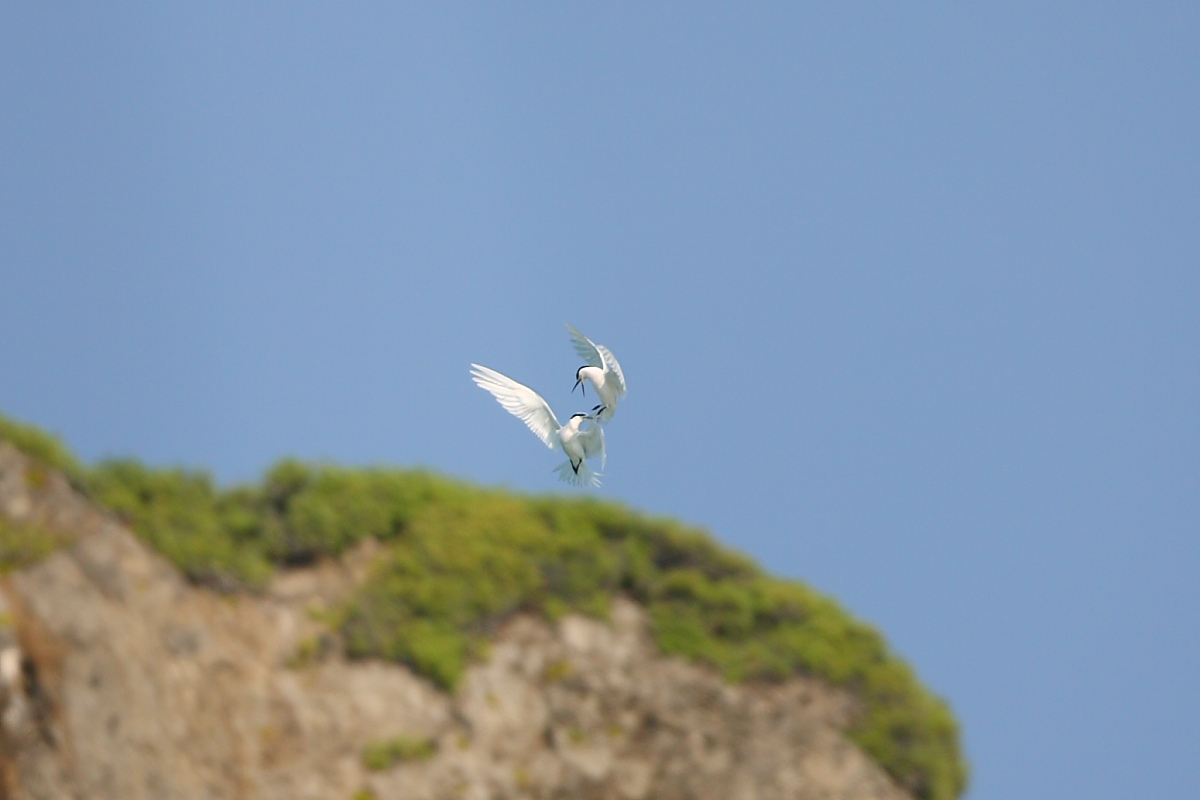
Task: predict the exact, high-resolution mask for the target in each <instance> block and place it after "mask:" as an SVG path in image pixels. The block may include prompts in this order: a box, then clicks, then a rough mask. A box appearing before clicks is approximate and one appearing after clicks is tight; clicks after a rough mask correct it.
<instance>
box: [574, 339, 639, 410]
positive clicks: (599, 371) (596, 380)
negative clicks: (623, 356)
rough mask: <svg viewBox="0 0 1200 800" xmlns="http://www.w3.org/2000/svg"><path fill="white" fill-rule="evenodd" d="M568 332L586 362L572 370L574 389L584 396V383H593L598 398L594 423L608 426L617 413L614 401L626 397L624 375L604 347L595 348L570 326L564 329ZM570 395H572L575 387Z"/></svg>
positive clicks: (596, 346) (591, 342)
mask: <svg viewBox="0 0 1200 800" xmlns="http://www.w3.org/2000/svg"><path fill="white" fill-rule="evenodd" d="M567 330H569V331H570V332H571V343H572V344H574V345H575V352H576V353H578V354H579V357H580V358H582V359H583V360H584V361H586V362H587V364H585V365H584V366H582V367H580V368H579V369H577V370H575V386H578V387H580V390H581V391H583V393H584V394H587V385H586V383H585V381H591V382H592V386H593V387H594V388H595V389H596V394H598V395H599V396H600V405H598V406H596V407H595V408H593V409H592V411H594V412H596V419H598V420H600V422H602V423H607V422H608V421H609V420H610V419H612V417H613V414H615V413H617V398H618V397H624V396H625V375H624V374H623V373H622V372H621V365H620V364H618V363H617V359H616V358H614V357H613V354H612V351H611V350H609V349H608V348H607V347H605V346H604V345H602V344H596V343H595V342H593V341H592V340H591V339H589V338H587V337H586V336H584V335H583V334H582V333H580V332H579V331H577V330H575V329H574V328H572V327H571V326H570V325H567ZM571 391H572V392H574V391H575V387H574V386H572V387H571Z"/></svg>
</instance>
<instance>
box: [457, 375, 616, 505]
mask: <svg viewBox="0 0 1200 800" xmlns="http://www.w3.org/2000/svg"><path fill="white" fill-rule="evenodd" d="M471 377H472V379H474V381H475V383H477V384H478V385H479V386H480V388H483V389H487V390H488V391H489V392H491V393H492V396H493V397H495V398H496V402H498V403H499V404H500V405H502V406H504V408H505V410H507V411H508V412H509V413H510V414H512V415H513V416H514V417H516V418H517V419H519V420H521V421H522V422H524V423H525V424H526V425H527V426H529V430H531V431H533V432H534V434H536V435H537V437H538V438H539V439H541V440H542V442H544V443H545V445H546V446H547V447H549V448H550V449H551V450H553V449H554V447H555V445H557V446H558V447H559V449H561V450H562V451H563V452H564V453H566V455H567V461H566V463H563V464H560V465H558V466H557V467H556V468H555V471H556V472H557V473H558V477H559V479H560V480H564V481H566V482H567V483H570V484H572V485H574V486H599V485H600V474H599V473H597V472H595V471H593V470H592V468H591V467H589V466H588V464H587V459H589V458H595V457H596V456H599V457H600V469H604V462H605V461H606V458H607V456H606V453H605V452H604V429H603V428H601V427H600V426H599V425H598V424H596V423H595V422H594V421H593V422H592V424H591V425H588V426H587V427H586V428H584V427H581V426H582V425H583V423H584V422H585V421H587V420H594V419H595V418H594V417H592V416H590V415H588V414H575V415H573V416H572V417H571V418H570V419H569V420H567V424H566V425H561V424H559V421H558V417H556V416H554V412H553V411H552V410H551V409H550V405H549V404H548V403H547V402H546V401H545V400H543V399H542V396H541V395H540V394H538V393H537V392H535V391H534V390H533V389H530V388H529V387H528V386H525V385H524V384H521V383H517V382H516V381H514V380H513V379H512V378H510V377H508V376H507V375H501V374H500V373H499V372H496V370H494V369H488V368H487V367H482V366H480V365H479V364H472V365H471Z"/></svg>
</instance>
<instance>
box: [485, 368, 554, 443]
mask: <svg viewBox="0 0 1200 800" xmlns="http://www.w3.org/2000/svg"><path fill="white" fill-rule="evenodd" d="M471 378H472V379H474V381H475V383H477V384H478V385H479V387H480V388H482V389H487V390H488V391H489V392H491V393H492V396H493V397H495V398H496V402H498V403H499V404H500V405H502V406H504V408H505V410H506V411H508V413H510V414H512V415H513V416H514V417H516V418H517V419H519V420H521V422H524V423H525V424H526V425H528V426H529V430H531V431H533V432H534V433H535V434H536V435H537V437H538V438H539V439H541V440H542V442H543V443H545V445H546V447H549V448H550V449H552V450H553V449H554V445H555V442H556V441H557V438H558V429H559V428H561V427H562V426H561V425H559V424H558V418H557V417H555V416H554V412H553V411H551V410H550V406H549V405H548V404H547V403H546V401H545V400H543V399H542V396H541V395H540V394H538V393H537V392H535V391H534V390H533V389H530V388H529V387H528V386H526V385H524V384H522V383H517V382H516V381H514V380H513V379H512V378H510V377H508V376H507V375H501V374H500V373H499V372H496V370H494V369H488V368H487V367H481V366H479V365H478V364H472V365H471Z"/></svg>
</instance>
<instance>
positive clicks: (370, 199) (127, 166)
mask: <svg viewBox="0 0 1200 800" xmlns="http://www.w3.org/2000/svg"><path fill="white" fill-rule="evenodd" d="M395 5H397V4H357V5H355V6H353V7H344V6H338V7H333V6H320V5H314V4H303V3H270V4H262V3H252V4H248V3H215V2H214V3H203V4H200V3H172V4H166V5H162V4H157V5H156V4H128V3H107V4H103V5H102V6H96V7H90V8H85V7H68V8H64V7H51V6H50V5H49V4H24V5H23V6H22V7H14V4H10V5H8V6H6V7H5V9H4V10H3V11H2V12H0V411H3V412H4V413H6V414H8V415H11V416H15V417H18V418H20V419H24V420H27V421H30V422H33V423H36V424H38V425H40V426H42V427H44V428H47V429H49V430H52V431H54V432H56V433H58V434H60V435H62V436H63V437H64V438H65V439H66V440H67V441H68V442H69V444H70V445H71V446H72V447H73V448H74V449H75V450H76V451H77V452H78V453H79V454H81V455H82V456H83V457H85V458H87V459H89V460H92V459H97V458H100V457H104V456H110V455H134V456H137V457H139V458H142V459H144V460H146V461H148V462H151V463H154V464H162V465H166V464H183V465H188V466H193V467H202V468H206V469H210V470H211V471H213V472H214V473H215V474H216V475H217V476H218V477H219V478H220V479H221V480H223V481H227V482H228V481H237V480H247V479H252V478H255V477H257V476H258V475H259V474H260V473H261V471H262V470H263V469H264V467H266V466H267V465H268V464H270V463H272V462H273V461H274V460H276V459H278V458H280V457H282V456H285V455H296V456H300V457H304V458H312V459H318V458H320V459H332V460H335V461H338V462H342V463H347V464H372V463H385V464H395V465H402V466H411V465H426V466H429V467H432V468H435V469H437V470H439V471H442V472H444V473H447V474H449V475H453V476H457V477H461V478H465V479H468V480H472V481H478V482H482V483H486V484H490V485H506V486H511V487H514V488H517V489H520V490H523V491H531V492H546V491H566V489H565V487H563V485H562V484H559V483H557V482H556V480H555V477H554V475H553V473H552V472H551V469H552V467H553V466H554V465H555V464H556V463H558V460H559V459H558V457H556V456H555V455H553V454H551V453H549V452H548V451H546V450H545V449H544V448H543V447H542V446H541V445H540V444H539V443H538V442H537V441H536V439H534V438H533V436H532V435H530V434H529V432H528V431H526V430H525V429H524V428H523V427H522V426H521V425H520V423H519V422H517V421H516V420H514V419H512V418H511V417H509V416H508V415H507V414H505V413H504V411H503V410H502V409H500V408H499V407H498V406H497V405H496V404H495V402H494V401H493V400H492V399H491V398H490V397H488V396H487V395H486V394H484V393H483V392H481V391H480V390H479V389H477V388H476V387H475V386H474V385H473V384H472V383H471V382H470V379H469V376H468V373H467V365H468V363H469V362H471V361H478V362H480V363H483V364H486V365H488V366H491V367H494V368H496V369H498V370H500V371H502V372H505V373H507V374H509V375H511V376H513V377H514V378H516V379H518V380H521V381H523V382H525V383H528V384H529V385H531V386H532V387H534V388H535V389H537V390H538V391H540V392H541V393H542V394H543V395H544V396H545V397H546V399H547V400H548V401H549V402H550V404H551V405H552V406H553V407H554V408H555V409H556V410H557V411H558V412H559V414H560V416H563V417H565V416H566V415H569V414H570V413H572V412H573V411H576V410H581V408H582V407H583V405H584V401H581V400H580V399H579V396H578V394H576V395H574V396H572V395H571V394H570V389H571V386H572V383H573V379H574V371H575V368H576V367H577V366H579V364H578V363H577V362H578V359H577V357H576V356H575V355H574V353H573V352H572V350H571V348H570V343H569V340H568V338H567V335H566V331H565V329H564V327H563V323H564V322H568V321H569V322H571V323H572V324H574V325H575V326H577V327H578V328H580V329H581V330H583V331H584V332H585V333H587V334H588V335H589V336H591V337H592V338H594V339H595V340H597V341H599V342H602V343H604V344H607V345H608V346H609V347H611V348H612V350H613V351H614V352H615V353H616V355H617V356H618V358H620V360H621V363H622V365H623V367H624V369H625V373H626V377H627V378H628V382H629V396H628V399H627V400H626V401H625V402H624V403H623V404H622V406H621V410H620V413H619V414H618V415H617V417H616V419H615V420H614V421H613V423H612V425H611V426H610V427H609V431H608V444H609V453H610V457H609V461H608V470H607V475H606V480H605V485H604V487H603V488H602V489H601V490H599V492H598V494H600V495H601V496H604V497H609V498H613V499H617V500H620V501H622V502H626V503H628V504H630V505H632V506H635V507H637V508H640V509H644V510H646V511H650V512H653V513H662V514H670V515H674V516H678V517H680V518H682V519H685V520H687V521H689V522H692V523H695V524H697V525H700V526H703V527H705V528H707V529H708V530H710V531H712V532H713V533H714V535H716V536H717V537H719V538H720V539H721V540H722V541H724V542H726V543H727V544H729V545H731V546H733V547H735V548H738V549H740V550H743V551H745V552H748V553H750V554H752V555H753V556H754V557H755V558H757V559H758V560H759V561H760V562H761V563H763V564H764V565H765V566H766V567H767V568H768V569H770V570H771V571H773V572H775V573H777V574H780V575H784V576H790V577H796V578H800V579H803V580H805V581H808V582H809V583H811V584H812V585H814V586H816V587H817V588H819V589H821V590H823V591H825V592H827V593H829V594H832V595H833V596H835V597H837V598H838V599H839V600H840V601H841V602H842V603H843V604H844V605H846V606H847V607H848V608H849V609H851V610H852V611H853V612H854V613H856V614H857V615H859V616H861V617H862V618H864V619H866V620H868V621H870V622H872V623H873V624H875V625H877V626H879V628H880V629H881V630H883V631H884V633H885V634H886V635H887V637H888V638H889V641H890V642H891V643H892V645H893V646H894V648H895V649H896V650H897V651H898V652H899V653H901V654H902V655H903V656H904V657H905V658H907V659H909V660H910V661H911V662H912V663H913V664H914V665H915V667H916V668H917V670H918V672H919V673H920V674H921V676H922V677H923V678H924V679H925V681H926V682H927V683H928V684H929V685H930V686H931V687H932V688H933V689H934V690H935V691H937V692H938V693H939V694H941V695H943V696H945V697H946V698H947V699H948V700H949V701H950V703H951V704H952V705H953V707H954V709H955V710H956V712H957V714H958V716H959V718H960V720H961V722H962V724H963V728H964V735H965V743H966V747H967V751H968V755H969V757H970V760H971V762H972V766H973V782H972V787H971V789H970V792H969V794H968V797H970V798H971V800H1000V798H1010V797H1064V798H1071V797H1079V798H1107V797H1112V798H1128V797H1155V798H1189V799H1190V798H1194V797H1196V796H1198V795H1200V779H1197V777H1196V773H1195V771H1194V769H1192V768H1191V766H1190V763H1191V762H1192V761H1193V760H1194V756H1195V751H1196V749H1197V746H1200V735H1198V734H1197V729H1196V724H1195V720H1196V718H1197V717H1198V716H1200V689H1198V688H1197V682H1196V678H1197V675H1200V635H1198V632H1200V588H1198V582H1197V578H1196V575H1197V573H1198V572H1200V543H1198V541H1197V533H1198V532H1200V459H1198V457H1197V456H1198V453H1200V421H1198V410H1200V313H1198V311H1200V146H1198V144H1197V143H1200V48H1198V47H1197V46H1196V43H1197V41H1200V10H1198V7H1196V6H1195V5H1194V4H1184V3H1160V4H1133V3H1127V4H1113V3H1058V4H1049V5H1047V4H1044V3H1006V4H982V3H953V4H951V3H940V4H927V5H925V6H922V7H915V8H914V7H900V6H897V5H894V4H862V3H849V4H836V5H835V6H833V7H812V8H798V7H796V6H794V5H784V4H771V5H768V4H758V5H754V6H753V7H749V8H748V7H744V4H741V5H736V6H735V5H733V4H730V5H715V4H707V3H699V4H698V3H687V4H677V3H660V4H654V5H653V6H652V7H651V8H647V7H646V6H647V4H641V3H607V4H597V3H590V4H573V3H572V4H562V3H554V4H550V3H543V4H530V3H505V4H482V3H454V4H443V5H439V6H438V7H437V8H435V9H430V8H397V7H394V6H395Z"/></svg>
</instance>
